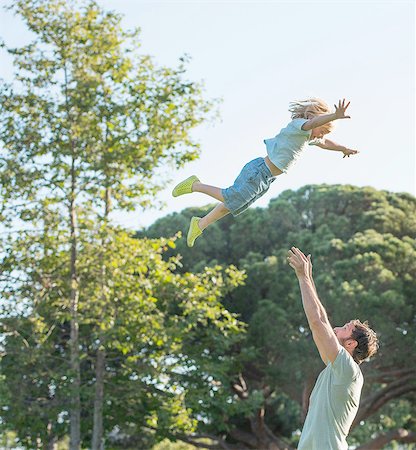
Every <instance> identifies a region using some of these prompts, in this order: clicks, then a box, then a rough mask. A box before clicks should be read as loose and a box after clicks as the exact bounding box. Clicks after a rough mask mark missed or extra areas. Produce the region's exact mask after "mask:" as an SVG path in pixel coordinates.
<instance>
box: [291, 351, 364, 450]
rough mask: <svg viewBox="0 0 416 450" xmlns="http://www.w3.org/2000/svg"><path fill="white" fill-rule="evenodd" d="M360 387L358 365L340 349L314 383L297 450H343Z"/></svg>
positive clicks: (360, 375)
mask: <svg viewBox="0 0 416 450" xmlns="http://www.w3.org/2000/svg"><path fill="white" fill-rule="evenodd" d="M362 387H363V375H362V373H361V370H360V367H359V365H358V364H357V363H356V362H355V361H354V359H353V358H352V356H351V355H350V354H349V353H348V352H347V351H346V350H345V348H344V347H341V348H340V350H339V352H338V355H337V357H336V358H335V361H334V362H333V363H330V362H329V363H328V365H327V366H326V368H325V369H324V370H323V371H322V372H321V373H320V374H319V377H318V379H317V380H316V383H315V387H314V388H313V391H312V394H311V397H310V400H309V411H308V414H307V416H306V420H305V424H304V426H303V430H302V435H301V437H300V441H299V446H298V450H347V449H348V444H347V440H346V438H347V435H348V433H349V431H350V427H351V424H352V422H353V420H354V418H355V416H356V414H357V411H358V405H359V403H360V395H361V389H362Z"/></svg>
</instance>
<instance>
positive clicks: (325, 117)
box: [302, 98, 351, 131]
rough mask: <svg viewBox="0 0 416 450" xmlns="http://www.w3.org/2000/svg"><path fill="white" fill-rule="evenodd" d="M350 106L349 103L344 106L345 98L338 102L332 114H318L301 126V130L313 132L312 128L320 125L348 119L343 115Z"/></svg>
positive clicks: (348, 117)
mask: <svg viewBox="0 0 416 450" xmlns="http://www.w3.org/2000/svg"><path fill="white" fill-rule="evenodd" d="M349 105H350V102H348V103H347V104H345V98H344V100H342V102H341V100H339V102H338V106H337V105H334V106H335V112H334V113H332V114H320V115H319V116H315V117H313V118H312V119H310V120H308V121H307V122H305V123H304V124H303V125H302V130H304V131H309V130H313V129H314V128H318V127H321V126H322V125H325V124H326V123H329V122H332V121H333V120H338V119H350V118H351V117H350V116H346V115H345V111H346V110H347V108H348V106H349Z"/></svg>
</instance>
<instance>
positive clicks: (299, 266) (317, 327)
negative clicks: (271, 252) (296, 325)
mask: <svg viewBox="0 0 416 450" xmlns="http://www.w3.org/2000/svg"><path fill="white" fill-rule="evenodd" d="M287 259H288V263H289V265H290V267H292V268H293V269H294V271H295V273H296V276H297V277H298V281H299V287H300V291H301V294H302V302H303V309H304V310H305V314H306V318H307V319H308V323H309V327H310V329H311V331H312V335H313V339H314V341H315V344H316V346H317V347H318V350H319V354H320V355H321V358H322V360H323V361H324V363H327V362H328V360H329V361H331V362H334V361H335V358H336V357H337V355H338V352H339V349H340V344H339V342H338V339H337V337H336V336H335V333H334V330H333V329H332V327H331V324H330V323H329V320H328V316H327V314H326V311H325V308H324V307H323V305H322V303H321V301H320V300H319V297H318V294H317V292H316V288H315V284H314V281H313V278H312V262H311V258H310V256H308V257H306V256H305V255H304V254H303V253H302V252H301V251H300V250H299V249H298V248H296V247H292V248H291V249H290V250H289V253H288V257H287Z"/></svg>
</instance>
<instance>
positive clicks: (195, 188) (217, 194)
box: [192, 181, 228, 220]
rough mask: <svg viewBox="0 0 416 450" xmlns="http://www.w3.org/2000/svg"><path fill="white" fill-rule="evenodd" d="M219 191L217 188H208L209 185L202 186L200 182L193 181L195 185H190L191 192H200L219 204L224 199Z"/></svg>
mask: <svg viewBox="0 0 416 450" xmlns="http://www.w3.org/2000/svg"><path fill="white" fill-rule="evenodd" d="M221 191H222V189H220V188H218V187H215V186H210V185H209V184H204V183H201V182H200V181H195V183H193V185H192V192H202V193H203V194H207V195H209V196H210V197H212V198H215V200H218V201H219V202H223V201H224V197H223V196H222V193H221ZM227 211H228V210H227ZM205 217H206V216H205ZM217 220H218V219H217Z"/></svg>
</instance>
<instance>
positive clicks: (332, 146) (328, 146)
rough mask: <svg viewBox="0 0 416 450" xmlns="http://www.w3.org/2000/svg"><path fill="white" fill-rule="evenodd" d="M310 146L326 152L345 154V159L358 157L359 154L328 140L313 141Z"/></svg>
mask: <svg viewBox="0 0 416 450" xmlns="http://www.w3.org/2000/svg"><path fill="white" fill-rule="evenodd" d="M309 144H310V145H316V146H317V147H320V148H323V149H325V150H334V151H336V152H342V153H344V156H343V158H345V157H346V156H348V157H350V155H356V154H357V153H359V151H358V150H353V149H352V148H348V147H345V146H344V145H340V144H337V143H336V142H334V141H331V140H329V139H326V138H322V139H319V140H317V141H315V142H314V141H311V142H310V143H309Z"/></svg>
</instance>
